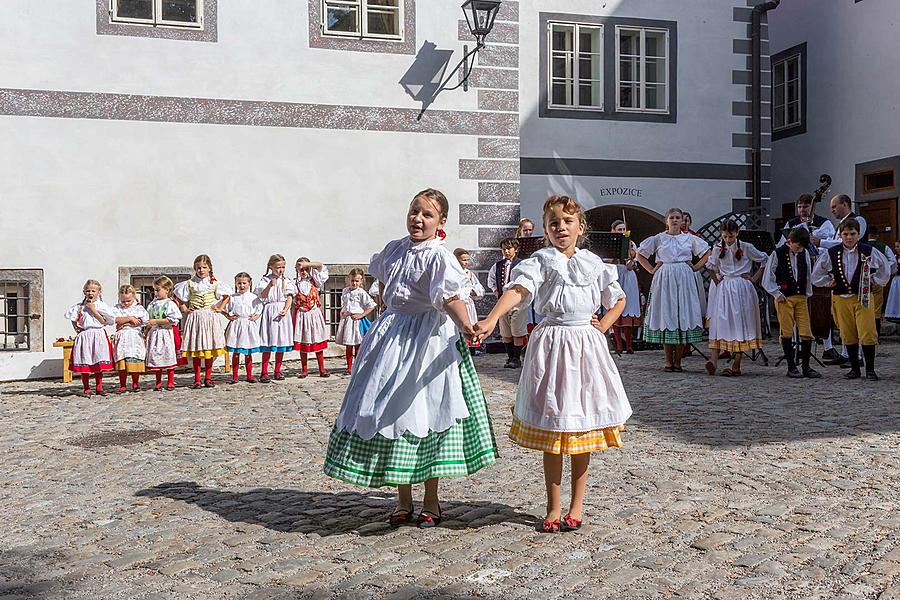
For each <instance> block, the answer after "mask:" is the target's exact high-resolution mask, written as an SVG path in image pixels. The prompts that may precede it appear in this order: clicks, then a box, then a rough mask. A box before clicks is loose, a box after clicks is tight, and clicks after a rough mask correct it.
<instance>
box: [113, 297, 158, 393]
mask: <svg viewBox="0 0 900 600" xmlns="http://www.w3.org/2000/svg"><path fill="white" fill-rule="evenodd" d="M136 295H137V290H135V289H134V286H132V285H123V286H122V287H120V288H119V303H118V304H116V307H115V311H114V312H115V315H116V333H114V334H113V350H114V351H115V356H116V370H117V371H118V372H119V387H118V388H116V391H117V392H124V391H126V390H127V389H128V388H126V387H125V384H126V383H127V381H128V374H129V373H130V374H131V391H133V392H136V391H138V388H139V387H140V386H139V385H138V381H139V380H140V377H141V373H143V372H144V359H145V358H146V357H147V343H146V341H145V340H144V336H143V329H144V325H146V324H147V321H148V320H149V319H150V315H149V314H147V309H146V308H144V307H143V306H141V303H140V302H138V301H137V298H136V297H135V296H136Z"/></svg>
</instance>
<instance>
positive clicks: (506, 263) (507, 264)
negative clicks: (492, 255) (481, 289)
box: [487, 258, 512, 296]
mask: <svg viewBox="0 0 900 600" xmlns="http://www.w3.org/2000/svg"><path fill="white" fill-rule="evenodd" d="M510 271H512V260H509V259H506V258H504V259H503V280H504V281H507V282H508V281H509V277H510V275H509V274H510ZM487 284H488V288H490V289H491V290H492V291H494V292H495V293H496V294H497V295H498V296H499V295H500V294H501V293H502V292H503V290H501V289H498V287H497V263H494V266H492V267H491V268H490V270H489V271H488V278H487Z"/></svg>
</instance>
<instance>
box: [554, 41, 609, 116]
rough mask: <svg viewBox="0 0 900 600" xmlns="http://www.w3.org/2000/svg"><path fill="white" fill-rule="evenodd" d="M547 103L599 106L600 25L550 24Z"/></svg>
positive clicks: (601, 56) (601, 102)
mask: <svg viewBox="0 0 900 600" xmlns="http://www.w3.org/2000/svg"><path fill="white" fill-rule="evenodd" d="M549 73H550V81H549V84H550V93H549V94H548V97H549V98H550V106H551V107H569V108H588V109H602V108H603V27H602V26H599V25H581V24H578V23H551V24H550V69H549Z"/></svg>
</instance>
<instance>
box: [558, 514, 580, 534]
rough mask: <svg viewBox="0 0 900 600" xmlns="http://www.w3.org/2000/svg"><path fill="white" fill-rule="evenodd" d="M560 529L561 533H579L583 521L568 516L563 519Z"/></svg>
mask: <svg viewBox="0 0 900 600" xmlns="http://www.w3.org/2000/svg"><path fill="white" fill-rule="evenodd" d="M559 529H560V531H578V530H579V529H581V521H580V520H579V519H575V518H573V517H572V515H569V514H567V515H566V516H564V517H563V518H562V522H561V523H560V526H559Z"/></svg>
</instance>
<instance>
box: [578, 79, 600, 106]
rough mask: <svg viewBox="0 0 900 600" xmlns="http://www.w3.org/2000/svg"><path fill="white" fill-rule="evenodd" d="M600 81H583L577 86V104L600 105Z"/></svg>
mask: <svg viewBox="0 0 900 600" xmlns="http://www.w3.org/2000/svg"><path fill="white" fill-rule="evenodd" d="M600 92H601V89H600V82H593V83H583V84H581V85H579V86H578V105H579V106H600Z"/></svg>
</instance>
